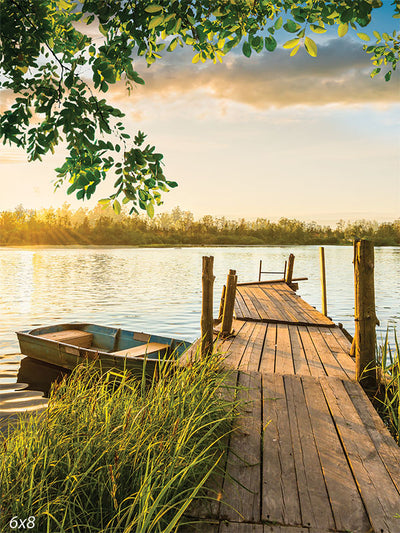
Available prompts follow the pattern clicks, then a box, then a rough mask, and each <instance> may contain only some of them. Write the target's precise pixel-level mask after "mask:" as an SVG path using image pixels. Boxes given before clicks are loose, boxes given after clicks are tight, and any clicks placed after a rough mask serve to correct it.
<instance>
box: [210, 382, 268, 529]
mask: <svg viewBox="0 0 400 533" xmlns="http://www.w3.org/2000/svg"><path fill="white" fill-rule="evenodd" d="M238 397H239V398H240V399H241V400H242V401H243V402H244V404H243V405H242V408H241V412H240V415H239V418H238V421H237V426H236V430H234V431H233V433H232V435H231V441H230V447H229V452H228V459H227V465H226V474H225V479H224V485H223V493H222V499H221V507H220V518H221V519H224V520H231V521H236V522H259V521H260V494H259V492H260V482H261V480H260V471H261V468H260V466H261V376H260V374H259V373H258V372H257V373H255V372H254V373H243V372H240V374H239V391H238ZM225 503H226V505H224V504H225Z"/></svg>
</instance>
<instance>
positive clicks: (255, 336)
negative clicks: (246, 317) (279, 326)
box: [239, 323, 267, 372]
mask: <svg viewBox="0 0 400 533" xmlns="http://www.w3.org/2000/svg"><path fill="white" fill-rule="evenodd" d="M266 330H267V325H266V324H262V323H258V324H256V325H255V327H254V330H253V332H252V334H251V337H250V339H249V342H248V344H247V346H246V349H245V351H244V354H243V357H242V360H241V361H240V365H239V370H244V371H249V372H258V367H259V364H260V359H261V352H262V347H263V344H264V338H265V333H266Z"/></svg>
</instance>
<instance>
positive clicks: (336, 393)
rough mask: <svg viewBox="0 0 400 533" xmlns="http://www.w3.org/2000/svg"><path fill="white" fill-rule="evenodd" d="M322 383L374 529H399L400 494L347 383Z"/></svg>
mask: <svg viewBox="0 0 400 533" xmlns="http://www.w3.org/2000/svg"><path fill="white" fill-rule="evenodd" d="M321 384H322V388H323V391H324V394H325V398H326V400H327V403H328V405H329V409H330V411H331V413H332V416H333V418H334V421H335V424H336V427H337V431H338V433H339V435H340V438H341V441H342V446H343V448H344V450H345V452H346V455H347V458H348V461H349V464H350V467H351V469H352V471H353V475H354V477H355V479H356V481H357V484H358V486H359V490H360V494H361V498H362V500H363V502H364V505H365V508H366V511H367V513H368V517H369V519H370V522H371V524H372V527H373V529H374V530H375V531H378V532H379V533H393V532H396V531H400V518H395V516H396V514H398V513H399V509H400V494H399V493H398V491H397V489H396V486H395V485H394V483H393V480H392V479H391V477H390V475H389V473H388V471H387V470H386V468H385V465H384V464H383V462H382V460H381V457H380V455H379V454H378V453H377V451H376V448H375V446H374V443H373V442H372V440H371V437H370V435H369V433H368V431H367V429H366V427H365V426H364V424H363V422H362V420H361V418H360V416H359V414H358V412H357V410H356V409H355V407H354V405H353V403H352V401H351V399H350V397H349V395H348V394H347V392H346V390H345V388H344V384H343V383H342V381H340V380H337V379H334V378H321Z"/></svg>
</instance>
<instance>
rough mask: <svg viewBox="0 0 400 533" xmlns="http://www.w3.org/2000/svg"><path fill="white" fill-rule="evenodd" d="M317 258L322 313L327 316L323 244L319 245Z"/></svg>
mask: <svg viewBox="0 0 400 533" xmlns="http://www.w3.org/2000/svg"><path fill="white" fill-rule="evenodd" d="M319 260H320V267H321V295H322V313H323V314H324V315H325V316H328V303H327V299H326V275H325V249H324V247H323V246H321V247H320V249H319Z"/></svg>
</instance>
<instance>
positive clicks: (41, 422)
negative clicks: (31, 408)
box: [0, 355, 237, 533]
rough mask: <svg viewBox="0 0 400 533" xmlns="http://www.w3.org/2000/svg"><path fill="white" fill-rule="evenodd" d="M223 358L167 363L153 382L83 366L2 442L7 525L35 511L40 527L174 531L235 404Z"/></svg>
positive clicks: (1, 514)
mask: <svg viewBox="0 0 400 533" xmlns="http://www.w3.org/2000/svg"><path fill="white" fill-rule="evenodd" d="M219 359H220V357H218V355H214V356H213V357H211V358H210V359H209V360H207V361H204V360H203V361H201V360H199V361H197V362H196V363H194V364H193V365H192V366H191V367H189V368H178V369H176V370H175V371H174V372H172V371H171V370H168V371H166V370H164V371H163V372H161V374H162V375H161V377H160V379H158V380H157V381H153V383H152V384H151V385H150V386H149V385H148V384H146V383H145V381H144V380H142V381H140V380H137V379H135V378H134V377H132V376H130V375H129V374H128V373H127V372H115V373H113V372H111V373H110V372H109V373H108V374H106V375H105V376H101V375H100V374H99V373H98V372H96V371H94V369H93V368H88V367H83V366H82V367H78V368H77V369H76V370H75V371H74V372H73V374H72V375H71V377H70V378H69V379H68V381H63V382H62V383H61V384H59V385H58V386H56V387H55V388H54V389H53V391H52V393H51V396H50V400H49V405H48V409H47V411H45V412H44V413H43V415H41V416H40V417H37V418H35V417H30V418H28V419H21V421H20V422H19V425H18V426H17V428H16V429H15V430H14V431H13V432H12V433H11V434H10V435H9V436H8V437H7V439H6V440H5V441H4V442H3V443H0V445H1V447H2V448H3V450H2V452H3V453H2V456H1V459H0V494H1V501H0V531H8V530H9V522H10V520H11V519H12V517H19V518H27V517H29V516H34V517H35V529H33V531H40V532H41V533H45V532H46V533H55V532H57V533H63V532H72V531H74V532H80V533H81V532H82V533H89V532H90V533H99V532H113V533H114V532H124V533H128V532H135V533H139V532H141V533H143V532H156V533H157V532H163V533H168V532H172V531H176V530H177V525H178V524H179V523H182V520H183V521H184V518H183V516H184V513H185V511H187V509H188V506H189V505H190V504H191V502H192V501H193V499H194V498H196V497H199V496H201V495H202V487H203V486H204V484H205V483H206V481H207V478H208V476H209V475H210V473H211V472H212V471H213V470H215V469H218V465H219V462H220V459H221V457H222V455H223V453H224V449H223V444H222V442H223V441H224V440H225V439H223V436H224V435H226V433H227V432H229V431H230V428H231V424H232V421H233V419H234V417H235V413H236V411H237V409H236V406H235V404H234V403H232V401H229V402H228V401H227V400H224V399H223V395H221V390H222V389H221V388H222V387H223V382H224V379H225V377H226V375H225V374H224V373H223V372H222V371H221V369H220V366H219V363H218V361H219Z"/></svg>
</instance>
